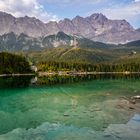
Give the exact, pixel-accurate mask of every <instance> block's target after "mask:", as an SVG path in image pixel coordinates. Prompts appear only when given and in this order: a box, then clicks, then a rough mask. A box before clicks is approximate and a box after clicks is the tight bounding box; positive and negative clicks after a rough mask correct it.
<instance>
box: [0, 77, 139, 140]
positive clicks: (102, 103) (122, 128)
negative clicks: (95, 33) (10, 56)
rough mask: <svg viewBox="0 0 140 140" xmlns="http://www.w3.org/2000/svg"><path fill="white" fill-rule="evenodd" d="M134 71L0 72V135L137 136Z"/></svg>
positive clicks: (22, 138)
mask: <svg viewBox="0 0 140 140" xmlns="http://www.w3.org/2000/svg"><path fill="white" fill-rule="evenodd" d="M138 77H139V76H128V77H127V76H119V77H116V76H111V77H110V76H82V77H80V76H78V77H77V76H75V77H64V76H62V77H56V76H54V77H45V78H37V77H35V78H34V77H7V78H0V140H118V139H121V140H140V136H139V133H140V116H139V114H140V101H139V100H136V101H135V103H131V100H130V99H131V97H133V96H136V95H140V78H138Z"/></svg>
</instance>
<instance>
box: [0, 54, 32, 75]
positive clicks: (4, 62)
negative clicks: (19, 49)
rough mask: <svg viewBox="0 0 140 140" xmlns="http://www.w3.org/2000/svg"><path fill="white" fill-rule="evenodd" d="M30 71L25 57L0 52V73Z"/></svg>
mask: <svg viewBox="0 0 140 140" xmlns="http://www.w3.org/2000/svg"><path fill="white" fill-rule="evenodd" d="M13 73H16V74H17V73H20V74H24V73H31V69H30V65H29V63H28V62H27V61H26V59H25V57H22V56H19V55H14V54H10V53H6V52H2V53H0V74H13Z"/></svg>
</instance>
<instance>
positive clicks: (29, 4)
mask: <svg viewBox="0 0 140 140" xmlns="http://www.w3.org/2000/svg"><path fill="white" fill-rule="evenodd" d="M0 10H1V11H4V12H8V13H10V14H12V15H14V16H16V17H21V16H25V15H28V16H31V17H36V18H39V19H40V20H42V21H44V22H47V21H49V20H58V18H57V16H56V15H53V14H51V13H48V12H47V11H46V10H45V8H44V7H43V5H41V4H40V3H39V2H38V1H37V0H0Z"/></svg>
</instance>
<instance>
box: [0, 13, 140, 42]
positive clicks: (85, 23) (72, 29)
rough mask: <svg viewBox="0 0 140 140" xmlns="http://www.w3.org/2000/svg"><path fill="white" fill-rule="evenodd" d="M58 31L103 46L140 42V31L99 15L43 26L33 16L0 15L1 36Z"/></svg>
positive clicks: (43, 34)
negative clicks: (97, 42) (81, 37)
mask: <svg viewBox="0 0 140 140" xmlns="http://www.w3.org/2000/svg"><path fill="white" fill-rule="evenodd" d="M60 31H62V32H64V33H66V34H68V35H74V34H76V35H78V36H83V37H85V38H88V39H91V40H93V41H100V42H105V43H122V42H126V41H134V40H138V39H140V29H138V30H135V29H134V28H133V27H132V26H131V25H130V24H129V23H128V22H127V21H126V20H111V19H108V18H107V17H106V16H105V15H103V14H101V13H94V14H92V15H91V16H89V17H86V18H83V17H81V16H76V17H75V18H73V19H72V20H70V19H68V18H65V19H64V20H61V21H59V22H53V21H51V22H49V23H46V24H45V23H43V22H42V21H40V20H39V19H36V18H35V17H28V16H25V17H20V18H15V17H14V16H12V15H10V14H7V13H5V12H0V35H3V34H5V33H10V32H14V33H15V34H17V35H19V34H21V33H24V34H27V35H28V36H31V37H42V36H46V35H53V34H57V33H58V32H60Z"/></svg>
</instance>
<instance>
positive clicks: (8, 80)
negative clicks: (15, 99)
mask: <svg viewBox="0 0 140 140" xmlns="http://www.w3.org/2000/svg"><path fill="white" fill-rule="evenodd" d="M32 77H33V76H13V77H0V88H21V87H28V86H29V85H30V81H31V78H32Z"/></svg>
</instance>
